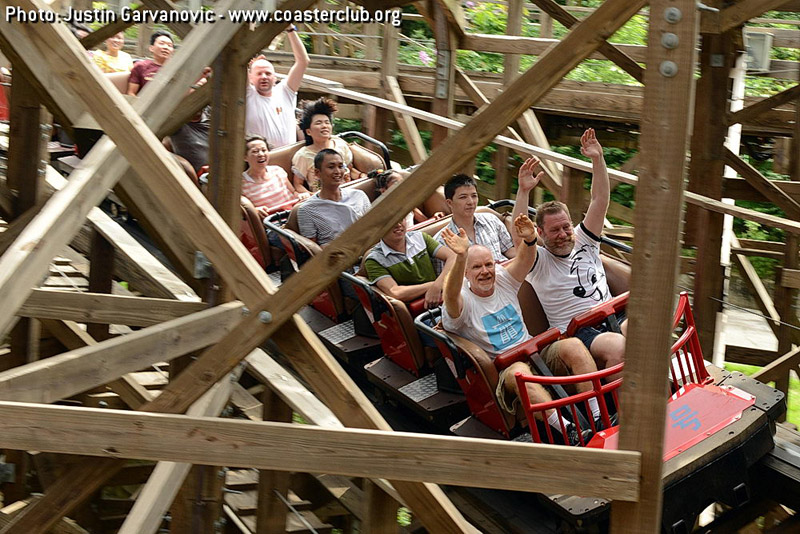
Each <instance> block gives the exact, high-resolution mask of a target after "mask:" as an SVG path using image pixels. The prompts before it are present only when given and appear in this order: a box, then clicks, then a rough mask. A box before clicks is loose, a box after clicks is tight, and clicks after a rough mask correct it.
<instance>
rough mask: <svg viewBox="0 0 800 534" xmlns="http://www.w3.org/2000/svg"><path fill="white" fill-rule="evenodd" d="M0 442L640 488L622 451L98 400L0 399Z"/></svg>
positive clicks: (160, 457)
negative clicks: (200, 413)
mask: <svg viewBox="0 0 800 534" xmlns="http://www.w3.org/2000/svg"><path fill="white" fill-rule="evenodd" d="M662 423H663V422H662ZM300 444H302V446H298V445H300ZM0 447H3V448H9V449H21V450H38V451H43V452H55V453H70V454H73V453H74V454H81V455H88V456H99V457H102V458H113V459H119V458H140V459H144V460H157V461H170V462H186V463H192V464H201V465H226V466H230V467H250V468H258V469H272V470H277V471H301V472H311V473H330V474H338V475H346V476H358V477H368V478H389V479H393V480H406V481H417V482H422V481H433V482H438V483H443V484H454V485H459V486H472V487H474V486H477V487H485V488H498V489H500V488H504V489H512V490H518V491H535V492H542V493H578V494H580V495H596V496H598V497H608V498H612V499H622V500H630V501H632V500H635V499H636V498H637V497H638V494H639V461H638V460H639V454H638V453H636V452H631V451H615V450H602V449H590V448H579V447H559V446H553V445H538V444H532V443H530V444H526V443H519V442H514V441H498V440H487V439H477V438H458V437H452V436H433V435H429V434H428V435H421V434H415V433H406V432H384V431H378V430H363V429H344V430H337V429H329V428H319V427H314V426H310V425H295V424H291V423H275V422H268V421H265V422H255V421H243V420H237V419H217V418H209V417H191V416H186V415H166V414H151V413H142V412H130V411H121V410H109V409H102V408H75V407H65V406H45V405H37V404H27V403H16V402H0ZM598 466H602V468H598ZM476 469H479V470H480V476H478V477H476V476H475V475H476ZM520 469H523V470H524V472H525V476H520ZM562 473H569V474H570V476H564V475H563V474H562Z"/></svg>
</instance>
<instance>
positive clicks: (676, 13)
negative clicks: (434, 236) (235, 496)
mask: <svg viewBox="0 0 800 534" xmlns="http://www.w3.org/2000/svg"><path fill="white" fill-rule="evenodd" d="M682 18H683V13H681V10H680V9H678V8H677V7H668V8H667V9H665V10H664V20H666V21H667V22H669V23H670V24H677V23H678V22H680V21H681V19H682Z"/></svg>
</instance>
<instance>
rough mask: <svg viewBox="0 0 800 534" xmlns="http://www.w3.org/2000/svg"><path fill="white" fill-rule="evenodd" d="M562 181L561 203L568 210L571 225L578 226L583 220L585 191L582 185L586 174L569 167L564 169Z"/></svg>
mask: <svg viewBox="0 0 800 534" xmlns="http://www.w3.org/2000/svg"><path fill="white" fill-rule="evenodd" d="M562 180H563V189H562V194H563V197H562V201H563V202H564V204H566V205H567V209H569V216H570V218H571V219H572V222H573V224H578V223H579V222H581V221H582V220H583V207H584V205H585V199H586V190H585V189H584V188H583V183H584V181H585V180H586V173H585V172H583V171H579V170H577V169H572V168H570V167H564V171H563V174H562Z"/></svg>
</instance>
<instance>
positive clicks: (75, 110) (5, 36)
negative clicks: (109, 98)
mask: <svg viewBox="0 0 800 534" xmlns="http://www.w3.org/2000/svg"><path fill="white" fill-rule="evenodd" d="M17 26H20V25H17ZM22 35H23V34H22V32H21V28H19V27H17V28H15V27H14V26H13V25H12V26H11V27H9V28H7V31H6V32H0V51H2V53H3V55H4V56H6V57H7V58H8V59H9V60H10V61H11V63H12V64H13V65H16V72H17V75H22V76H24V77H25V78H27V79H28V81H30V82H31V83H33V85H34V87H35V90H36V94H37V96H38V97H39V99H40V100H41V102H42V103H43V104H44V106H45V107H46V108H47V109H48V110H49V111H50V112H51V113H52V114H53V115H54V116H55V117H56V118H57V119H58V122H59V123H61V125H62V126H64V127H66V129H67V130H69V131H71V129H72V124H73V123H74V122H75V121H76V120H78V118H79V117H80V115H81V113H80V111H79V110H80V105H79V104H78V100H77V99H76V98H75V97H74V96H73V95H72V94H71V93H70V92H69V91H67V90H66V89H65V88H64V86H63V85H61V83H60V81H59V80H58V79H57V78H55V77H53V76H51V75H50V76H42V73H37V72H35V71H34V70H32V69H31V67H30V65H41V64H43V63H42V62H43V61H44V60H43V56H42V53H41V52H40V51H39V50H37V49H36V48H35V47H33V46H31V45H30V44H28V45H25V44H23V43H19V42H18V40H19V39H20V38H21V36H22ZM11 43H14V47H12V46H11ZM17 46H25V50H24V51H21V52H18V51H17V50H16V49H15V47H17ZM37 74H38V75H39V76H42V78H39V77H37Z"/></svg>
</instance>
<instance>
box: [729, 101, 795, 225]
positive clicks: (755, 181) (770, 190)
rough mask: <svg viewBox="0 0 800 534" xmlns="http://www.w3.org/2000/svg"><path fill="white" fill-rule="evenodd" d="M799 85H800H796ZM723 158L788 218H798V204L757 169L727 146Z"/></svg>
mask: <svg viewBox="0 0 800 534" xmlns="http://www.w3.org/2000/svg"><path fill="white" fill-rule="evenodd" d="M798 87H800V86H798ZM722 156H723V159H724V160H725V163H726V164H727V165H729V166H730V167H731V168H732V169H733V170H735V171H736V172H737V173H739V174H740V175H741V177H742V178H744V179H745V180H746V181H747V183H749V184H750V185H751V186H753V187H754V188H755V189H756V190H757V191H758V192H759V193H761V194H762V195H764V196H765V197H767V199H768V200H769V201H770V202H773V203H774V204H775V205H776V206H778V207H779V208H780V209H782V210H783V211H784V212H786V215H787V217H788V218H789V219H794V220H796V221H797V220H800V204H798V203H797V202H796V201H795V200H794V199H793V198H792V197H790V196H789V195H788V194H787V193H786V192H785V191H784V190H783V189H781V188H779V187H778V186H777V185H775V183H774V182H772V181H770V180H768V179H767V178H766V177H765V176H764V175H763V174H761V173H760V172H758V169H756V168H755V167H753V166H752V165H750V164H749V163H747V162H746V161H744V160H743V159H742V158H741V156H739V155H738V154H734V153H733V152H732V151H731V150H730V149H729V148H727V147H725V148H723V154H722Z"/></svg>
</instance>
